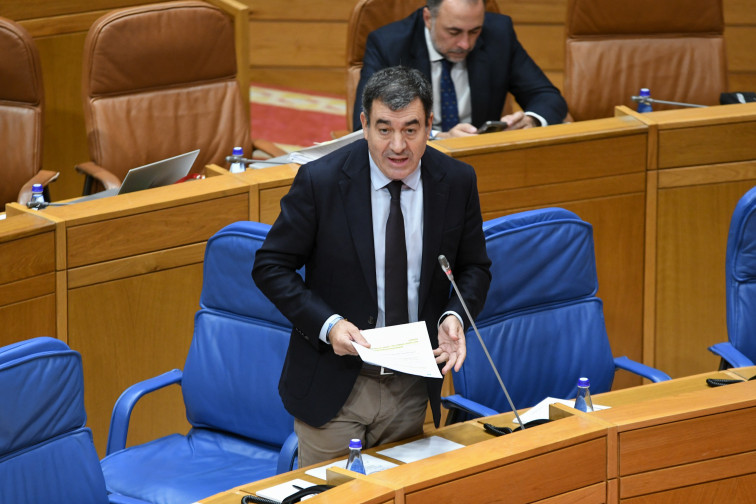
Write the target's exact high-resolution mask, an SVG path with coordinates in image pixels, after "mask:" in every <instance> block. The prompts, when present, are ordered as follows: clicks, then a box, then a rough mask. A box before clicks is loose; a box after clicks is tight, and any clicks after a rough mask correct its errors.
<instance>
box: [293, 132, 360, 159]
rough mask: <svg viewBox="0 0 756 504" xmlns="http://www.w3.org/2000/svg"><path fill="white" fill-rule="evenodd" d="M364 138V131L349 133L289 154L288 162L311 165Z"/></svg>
mask: <svg viewBox="0 0 756 504" xmlns="http://www.w3.org/2000/svg"><path fill="white" fill-rule="evenodd" d="M364 136H365V135H364V133H363V131H362V130H357V131H354V132H352V133H349V134H348V135H344V136H342V137H340V138H336V139H334V140H329V141H327V142H322V143H319V144H316V145H313V146H312V147H306V148H304V149H300V150H298V151H295V152H292V153H290V154H289V158H288V161H289V163H299V164H305V163H309V162H310V161H315V160H316V159H318V158H321V157H323V156H325V155H326V154H330V153H331V152H333V151H335V150H336V149H338V148H340V147H343V146H345V145H347V144H350V143H352V142H354V141H355V140H359V139H360V138H364Z"/></svg>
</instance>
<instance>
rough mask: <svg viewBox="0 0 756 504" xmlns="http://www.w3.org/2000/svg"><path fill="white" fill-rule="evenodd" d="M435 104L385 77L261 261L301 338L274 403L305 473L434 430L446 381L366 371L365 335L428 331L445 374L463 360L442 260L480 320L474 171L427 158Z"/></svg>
mask: <svg viewBox="0 0 756 504" xmlns="http://www.w3.org/2000/svg"><path fill="white" fill-rule="evenodd" d="M432 100H433V99H432V91H431V88H430V83H429V82H428V81H427V80H426V79H425V78H424V77H423V75H422V74H421V73H420V72H418V71H417V70H412V69H409V68H404V67H395V68H386V69H383V70H381V71H379V72H376V74H375V75H373V77H372V78H371V79H370V80H369V82H368V83H367V84H366V85H365V92H364V95H363V110H364V111H363V113H362V114H361V116H360V119H361V124H362V127H363V131H364V140H358V141H356V142H354V143H352V144H350V145H347V146H345V147H343V148H341V149H338V150H336V151H335V152H333V153H331V154H329V155H327V156H324V157H322V158H321V159H319V160H317V161H313V162H311V163H307V164H305V165H303V166H302V167H300V169H299V172H298V173H297V175H296V177H295V179H294V182H293V183H292V185H291V189H290V190H289V193H288V194H287V195H286V196H285V197H284V198H282V199H281V214H280V216H279V217H278V219H277V220H276V222H275V223H274V224H273V227H272V228H271V229H270V232H269V234H268V236H267V238H266V240H265V243H264V244H263V246H262V247H261V248H260V249H259V250H258V252H257V255H256V256H255V266H254V269H253V272H252V276H253V277H254V280H255V282H256V284H257V285H258V287H259V288H260V289H261V290H262V291H263V292H264V293H265V295H266V296H268V298H269V299H270V300H271V301H272V302H273V303H274V304H275V305H276V307H277V308H278V309H279V310H280V311H281V313H283V314H284V315H285V316H286V317H287V318H288V319H289V320H290V321H291V322H292V324H293V326H294V328H293V330H292V333H291V340H290V342H289V348H288V351H287V354H286V360H285V363H284V366H283V370H282V373H281V380H280V383H279V393H280V395H281V398H282V400H283V403H284V405H285V407H286V409H287V410H288V411H289V412H290V413H291V414H292V415H294V417H295V423H294V430H295V431H296V433H297V435H298V436H299V460H300V466H307V465H311V464H314V463H317V462H321V461H324V460H327V459H330V458H333V457H337V456H341V455H343V454H345V453H346V452H347V451H348V450H347V445H348V443H349V440H350V439H352V438H360V439H362V441H363V446H366V447H370V446H374V445H378V444H383V443H388V442H392V441H396V440H399V439H404V438H407V437H410V436H415V435H418V434H421V433H422V429H423V423H424V420H425V411H426V408H427V403H428V399H430V403H431V409H432V411H433V416H434V420H435V422H436V425H438V422H439V419H440V404H439V403H440V393H441V382H442V380H440V379H431V378H422V377H418V376H413V375H407V374H403V373H398V372H392V371H390V370H386V369H383V368H379V367H376V366H373V365H368V364H364V363H363V362H362V361H361V360H360V358H359V357H358V354H357V351H356V350H355V349H354V346H353V343H355V344H358V345H363V346H369V344H368V343H367V341H366V340H365V338H364V337H363V336H362V334H361V333H360V330H362V329H372V328H376V327H383V326H388V325H394V324H401V323H406V322H416V321H424V322H425V323H426V325H427V328H428V333H429V335H430V339H431V346H432V347H433V349H434V350H433V353H434V355H435V358H436V362H437V363H438V364H439V366H441V365H443V369H442V370H441V371H442V373H444V374H446V373H447V372H448V371H449V370H450V369H455V370H459V368H460V366H462V363H463V362H464V360H465V356H466V347H465V335H464V327H463V325H464V323H463V319H462V317H461V316H460V314H462V313H464V310H463V308H462V306H461V304H460V302H459V300H458V299H457V298H456V296H454V295H452V292H451V289H450V284H449V280H448V279H447V278H446V276H445V274H444V272H443V271H442V270H441V268H440V267H439V264H438V260H437V258H438V256H439V255H440V254H444V255H446V257H447V258H448V259H449V261H450V263H451V266H452V268H453V270H454V275H455V279H456V281H457V285H458V287H459V289H460V291H461V293H462V296H464V298H465V301H466V303H467V304H468V308H469V309H470V312H471V314H472V315H473V316H477V314H478V313H479V312H480V310H481V309H482V308H483V304H484V302H485V298H486V294H487V292H488V286H489V284H490V280H491V274H490V272H489V266H490V260H489V259H488V255H487V254H486V246H485V241H484V237H483V231H482V218H481V213H480V203H479V199H478V190H477V180H476V177H475V171H474V170H473V168H472V167H471V166H469V165H467V164H465V163H462V162H460V161H457V160H454V159H452V158H450V157H448V156H446V155H444V154H442V153H440V152H438V151H436V150H435V149H426V142H427V140H428V136H429V134H430V127H431V121H432V119H433V113H432V111H431V109H432ZM392 199H394V202H392ZM398 209H400V210H401V213H398V212H399V210H398ZM397 216H398V220H397ZM391 219H393V220H392V221H391V223H389V222H388V221H389V220H391ZM399 223H401V226H402V227H403V231H400V232H399V235H400V238H397V235H396V234H393V232H394V231H396V230H397V229H398V228H397V226H398V225H399ZM399 229H400V228H399ZM397 239H398V240H400V241H401V242H402V246H403V247H405V248H404V250H402V251H401V253H398V254H396V255H394V254H395V253H396V252H395V251H396V246H395V240H397ZM302 266H304V267H305V276H304V279H303V278H302V277H301V276H300V275H298V274H297V270H298V269H299V268H301V267H302ZM395 273H398V275H395ZM466 322H467V323H468V324H469V321H466Z"/></svg>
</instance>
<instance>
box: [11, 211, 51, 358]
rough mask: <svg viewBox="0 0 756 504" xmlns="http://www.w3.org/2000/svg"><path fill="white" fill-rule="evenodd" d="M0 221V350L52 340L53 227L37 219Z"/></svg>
mask: <svg viewBox="0 0 756 504" xmlns="http://www.w3.org/2000/svg"><path fill="white" fill-rule="evenodd" d="M11 215H12V216H9V217H7V218H6V219H3V220H0V258H2V263H3V266H2V267H0V327H2V328H3V330H2V332H0V346H4V345H8V344H11V343H15V342H17V341H21V340H24V339H28V338H33V337H36V336H52V337H55V336H56V330H55V225H54V224H53V223H52V222H50V221H49V220H47V219H44V218H43V217H40V216H39V215H34V214H31V213H28V214H25V213H23V214H16V215H13V211H12V210H11Z"/></svg>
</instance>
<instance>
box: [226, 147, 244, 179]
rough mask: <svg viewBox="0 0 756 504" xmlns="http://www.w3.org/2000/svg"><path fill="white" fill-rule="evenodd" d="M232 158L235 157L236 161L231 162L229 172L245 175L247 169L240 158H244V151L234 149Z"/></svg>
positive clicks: (238, 148)
mask: <svg viewBox="0 0 756 504" xmlns="http://www.w3.org/2000/svg"><path fill="white" fill-rule="evenodd" d="M232 156H234V158H235V159H234V160H233V161H231V167H230V168H229V169H228V171H230V172H231V173H244V170H245V169H246V167H245V166H244V163H243V162H242V161H240V158H242V157H243V156H244V150H243V149H242V148H241V147H234V151H233V153H232Z"/></svg>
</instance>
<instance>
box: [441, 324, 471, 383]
mask: <svg viewBox="0 0 756 504" xmlns="http://www.w3.org/2000/svg"><path fill="white" fill-rule="evenodd" d="M433 355H434V356H435V357H436V364H441V363H442V362H446V365H445V366H444V367H443V369H442V370H441V373H442V374H446V373H448V372H449V370H450V369H452V367H453V368H454V371H459V370H460V368H461V367H462V363H463V362H465V357H467V344H466V342H465V331H464V329H463V328H462V325H461V324H460V323H459V320H458V319H457V317H455V316H453V315H449V316H448V317H446V318H444V320H443V321H442V322H441V326H439V328H438V348H436V349H434V350H433Z"/></svg>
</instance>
